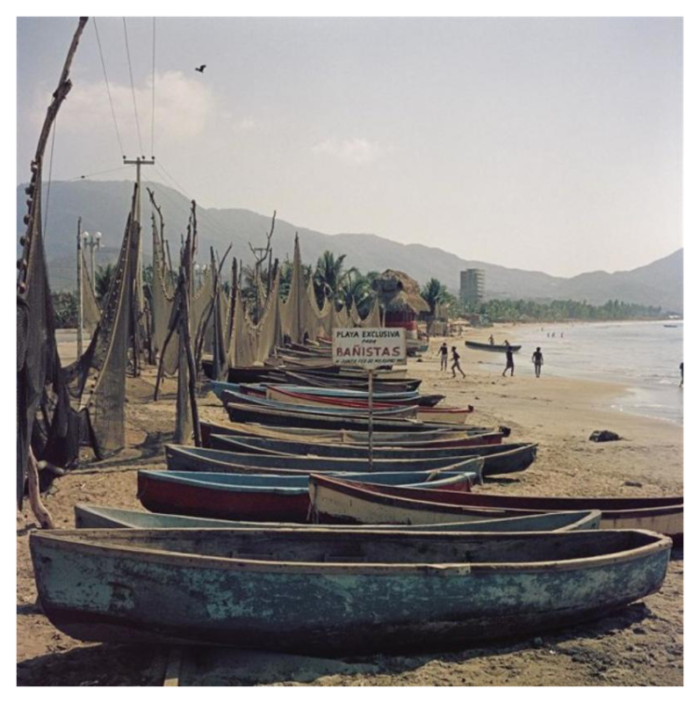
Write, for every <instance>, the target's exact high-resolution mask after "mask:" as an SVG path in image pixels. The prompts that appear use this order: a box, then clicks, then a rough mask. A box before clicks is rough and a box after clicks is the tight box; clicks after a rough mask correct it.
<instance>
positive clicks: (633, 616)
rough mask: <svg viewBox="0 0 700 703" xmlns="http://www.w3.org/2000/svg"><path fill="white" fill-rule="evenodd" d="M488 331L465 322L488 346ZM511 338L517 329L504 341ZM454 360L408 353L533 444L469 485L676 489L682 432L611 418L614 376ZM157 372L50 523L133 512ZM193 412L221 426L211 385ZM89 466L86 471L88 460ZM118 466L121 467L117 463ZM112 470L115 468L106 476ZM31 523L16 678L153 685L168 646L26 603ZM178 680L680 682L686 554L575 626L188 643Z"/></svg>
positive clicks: (25, 524)
mask: <svg viewBox="0 0 700 703" xmlns="http://www.w3.org/2000/svg"><path fill="white" fill-rule="evenodd" d="M492 331H493V330H479V331H476V332H475V331H473V330H470V333H469V338H470V339H483V340H486V339H487V338H488V336H489V334H490V333H491V332H492ZM514 336H515V335H514ZM446 341H447V342H448V344H450V345H455V346H457V347H458V349H459V351H460V354H461V355H462V366H463V369H464V371H465V373H466V374H467V377H466V378H465V379H461V378H457V379H453V378H452V376H451V373H449V372H447V373H444V372H443V373H441V372H440V371H439V359H438V356H437V349H438V347H439V345H440V343H441V342H442V339H440V338H434V339H432V340H431V346H430V350H429V352H427V353H426V354H424V356H423V358H422V359H420V360H415V359H412V360H410V361H409V374H410V375H411V376H414V375H415V376H418V377H420V378H422V379H423V384H422V386H421V390H422V391H423V392H426V393H427V392H439V393H444V394H445V395H446V396H447V399H446V401H445V402H446V403H448V404H454V405H465V404H472V405H474V406H475V408H476V410H475V412H474V413H473V414H472V416H471V418H470V423H473V424H480V425H507V426H509V427H510V428H511V429H512V436H513V439H514V441H521V440H529V441H534V442H538V443H539V445H540V450H539V454H538V459H537V461H536V462H535V464H534V465H533V466H531V467H530V468H529V469H528V470H527V471H526V472H524V473H522V474H519V475H518V476H517V478H513V479H511V478H508V479H505V478H504V479H502V480H500V481H493V482H489V483H488V485H486V486H484V487H483V488H478V489H477V490H486V491H489V492H499V493H507V494H512V495H518V494H523V495H525V494H532V495H535V494H537V495H572V496H574V495H611V496H619V495H626V496H646V495H649V496H651V495H663V494H666V495H670V494H681V493H682V491H683V428H682V426H680V425H677V424H673V423H671V422H665V421H657V420H652V419H649V418H644V417H639V416H635V415H631V414H623V413H620V412H613V411H612V410H611V408H610V399H611V398H614V397H616V396H619V395H620V394H622V393H624V392H625V389H624V387H622V386H619V385H616V384H611V383H598V382H593V381H582V380H570V379H565V378H549V377H547V374H546V366H545V368H544V371H543V376H542V378H540V379H536V378H535V376H534V373H533V370H532V364H531V363H530V362H529V356H530V353H531V352H528V351H527V350H525V349H524V350H523V352H521V354H519V355H517V356H516V375H515V377H513V378H510V377H507V378H503V377H501V375H500V372H494V370H493V367H492V366H491V365H487V364H486V363H485V362H488V361H489V354H490V353H489V352H473V351H470V350H468V349H466V348H465V347H464V340H463V339H458V338H448V339H447V340H446ZM153 385H154V374H153V372H152V371H150V370H149V371H147V372H145V373H144V375H143V376H142V377H141V378H139V379H129V403H128V408H127V415H128V421H129V433H128V441H129V449H127V450H125V451H124V452H123V453H122V455H120V456H118V457H115V458H113V459H110V460H108V461H105V462H102V464H101V465H100V466H102V467H104V468H106V469H108V470H94V471H89V472H72V473H71V474H68V475H66V476H65V477H62V478H60V479H58V480H56V481H55V482H54V484H53V486H52V488H51V489H50V491H49V492H48V494H47V495H46V499H45V504H46V507H47V508H48V509H49V511H50V512H51V514H52V515H53V518H54V520H55V522H56V524H57V526H59V527H72V526H73V512H72V511H73V506H74V504H75V503H77V502H92V503H100V504H105V505H111V506H121V507H129V508H138V507H140V506H139V502H138V500H137V499H136V473H135V470H136V469H142V468H148V469H159V468H165V464H164V459H163V453H162V445H163V443H164V442H167V441H169V440H170V438H171V436H172V430H173V424H174V403H175V399H174V390H175V384H174V382H172V381H169V382H168V383H166V386H165V393H164V394H163V395H162V396H161V398H160V399H159V401H158V402H157V403H153V402H152V401H151V397H152V390H153ZM201 415H202V416H203V417H204V418H205V419H210V420H223V419H224V411H223V409H222V408H221V405H220V403H219V402H218V400H217V399H216V398H215V397H214V396H213V394H211V393H209V394H208V395H206V396H205V397H203V398H202V402H201ZM600 429H609V430H613V431H615V432H617V433H618V434H620V435H621V437H622V440H621V441H619V442H611V443H605V444H596V443H593V442H590V441H589V440H588V437H589V435H590V434H591V432H592V431H593V430H600ZM86 468H88V469H89V467H87V466H86ZM124 468H127V469H131V470H126V471H125V470H123V469H124ZM116 469H118V470H116ZM34 529H37V525H36V522H35V520H34V518H33V516H32V515H31V513H30V511H29V509H28V506H25V509H24V511H23V512H22V513H20V514H18V518H17V553H18V573H17V578H18V588H17V638H18V644H17V660H18V683H19V684H20V685H162V683H163V675H164V671H165V666H166V660H167V650H166V649H165V648H163V649H158V648H144V647H128V646H114V645H100V644H84V643H81V642H77V641H75V640H72V639H70V638H69V637H67V636H65V635H63V634H62V633H60V632H59V631H57V630H56V629H55V628H54V627H53V626H52V625H51V624H50V623H49V622H48V620H47V619H46V618H45V617H44V615H43V614H42V613H41V612H40V610H39V609H38V608H37V607H36V605H35V602H36V590H35V587H34V578H33V572H32V566H31V560H30V558H29V550H28V535H29V533H30V532H31V531H32V530H34ZM180 684H181V685H254V684H285V685H286V684H289V685H299V684H316V685H365V686H367V685H382V686H383V685H421V686H427V685H457V686H466V685H518V686H524V685H558V686H560V685H572V686H580V685H606V686H608V685H666V686H680V685H682V684H683V553H682V550H678V549H677V550H674V554H673V558H672V561H671V564H670V568H669V572H668V576H667V579H666V581H665V583H664V586H663V588H662V590H661V591H660V592H659V593H657V594H655V595H653V596H651V597H649V598H647V599H645V600H644V602H640V603H636V604H633V605H632V606H630V607H628V608H626V609H624V610H622V611H619V612H617V613H615V614H613V615H611V616H608V617H605V618H603V619H600V620H598V621H595V622H590V623H588V624H586V625H582V626H579V627H576V628H569V629H567V630H563V631H559V632H556V633H546V634H543V635H542V636H541V637H536V638H531V639H527V640H517V641H507V640H506V641H502V642H498V643H494V644H490V645H489V646H484V647H480V648H478V649H465V650H462V651H458V652H449V653H440V652H434V653H424V654H421V655H418V656H375V657H363V658H355V659H345V660H325V659H315V658H309V657H293V656H287V655H278V654H268V653H251V652H243V651H234V650H220V649H219V650H212V649H206V648H187V650H186V652H185V657H184V663H183V668H182V672H181V680H180Z"/></svg>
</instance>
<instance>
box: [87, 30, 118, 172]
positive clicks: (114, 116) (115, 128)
mask: <svg viewBox="0 0 700 703" xmlns="http://www.w3.org/2000/svg"><path fill="white" fill-rule="evenodd" d="M92 26H93V27H94V28H95V36H96V37H97V47H98V49H99V50H100V63H101V64H102V75H103V76H104V79H105V87H106V88H107V97H108V98H109V107H110V109H111V110H112V121H113V122H114V131H115V132H116V134H117V143H118V144H119V155H120V156H121V157H122V158H126V155H125V153H124V147H123V145H122V138H121V135H120V134H119V125H118V124H117V113H116V112H115V111H114V102H113V100H112V91H111V90H110V89H109V80H108V79H107V67H106V66H105V60H104V56H103V54H102V42H100V33H99V31H98V30H97V18H96V17H93V18H92Z"/></svg>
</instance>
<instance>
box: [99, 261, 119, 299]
mask: <svg viewBox="0 0 700 703" xmlns="http://www.w3.org/2000/svg"><path fill="white" fill-rule="evenodd" d="M116 273H117V267H116V266H114V265H113V264H107V265H106V266H98V267H97V271H95V297H96V298H97V302H98V303H100V304H102V300H103V298H104V297H105V296H106V295H107V293H109V288H110V286H111V285H112V279H113V278H114V277H115V275H116Z"/></svg>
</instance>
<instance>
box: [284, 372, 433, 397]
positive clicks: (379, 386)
mask: <svg viewBox="0 0 700 703" xmlns="http://www.w3.org/2000/svg"><path fill="white" fill-rule="evenodd" d="M277 381H278V382H279V381H281V382H282V383H293V384H297V385H301V386H310V387H312V388H351V389H355V390H362V391H367V390H368V382H367V379H366V378H354V377H353V378H348V377H344V378H338V377H335V376H331V375H327V374H317V373H312V372H311V371H303V372H302V371H301V370H298V369H297V370H294V371H292V370H291V369H285V370H284V371H283V375H282V377H281V378H279V379H277ZM421 383H422V381H421V379H419V378H404V379H392V378H387V379H382V380H381V381H377V380H375V382H374V390H375V391H387V392H391V391H398V390H401V391H415V390H418V387H419V386H420V384H421Z"/></svg>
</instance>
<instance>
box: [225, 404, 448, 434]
mask: <svg viewBox="0 0 700 703" xmlns="http://www.w3.org/2000/svg"><path fill="white" fill-rule="evenodd" d="M225 407H226V412H227V413H228V416H229V418H230V420H231V421H232V422H240V423H248V422H252V423H256V424H260V425H267V426H271V427H298V428H307V429H313V430H316V429H322V430H358V431H361V432H367V430H368V419H367V416H364V417H362V416H360V417H356V416H347V415H345V416H343V415H334V414H331V413H319V412H317V411H318V408H314V412H306V411H303V412H302V411H299V412H293V413H290V412H288V411H284V410H280V409H275V408H269V407H264V406H262V405H254V404H252V403H233V402H227V403H226V405H225ZM372 424H373V428H374V430H376V431H377V432H422V431H424V430H440V429H454V428H455V425H450V424H447V423H440V422H422V421H420V420H411V419H403V418H391V417H389V418H387V417H376V418H374V421H373V423H372ZM460 429H462V428H461V427H460Z"/></svg>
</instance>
